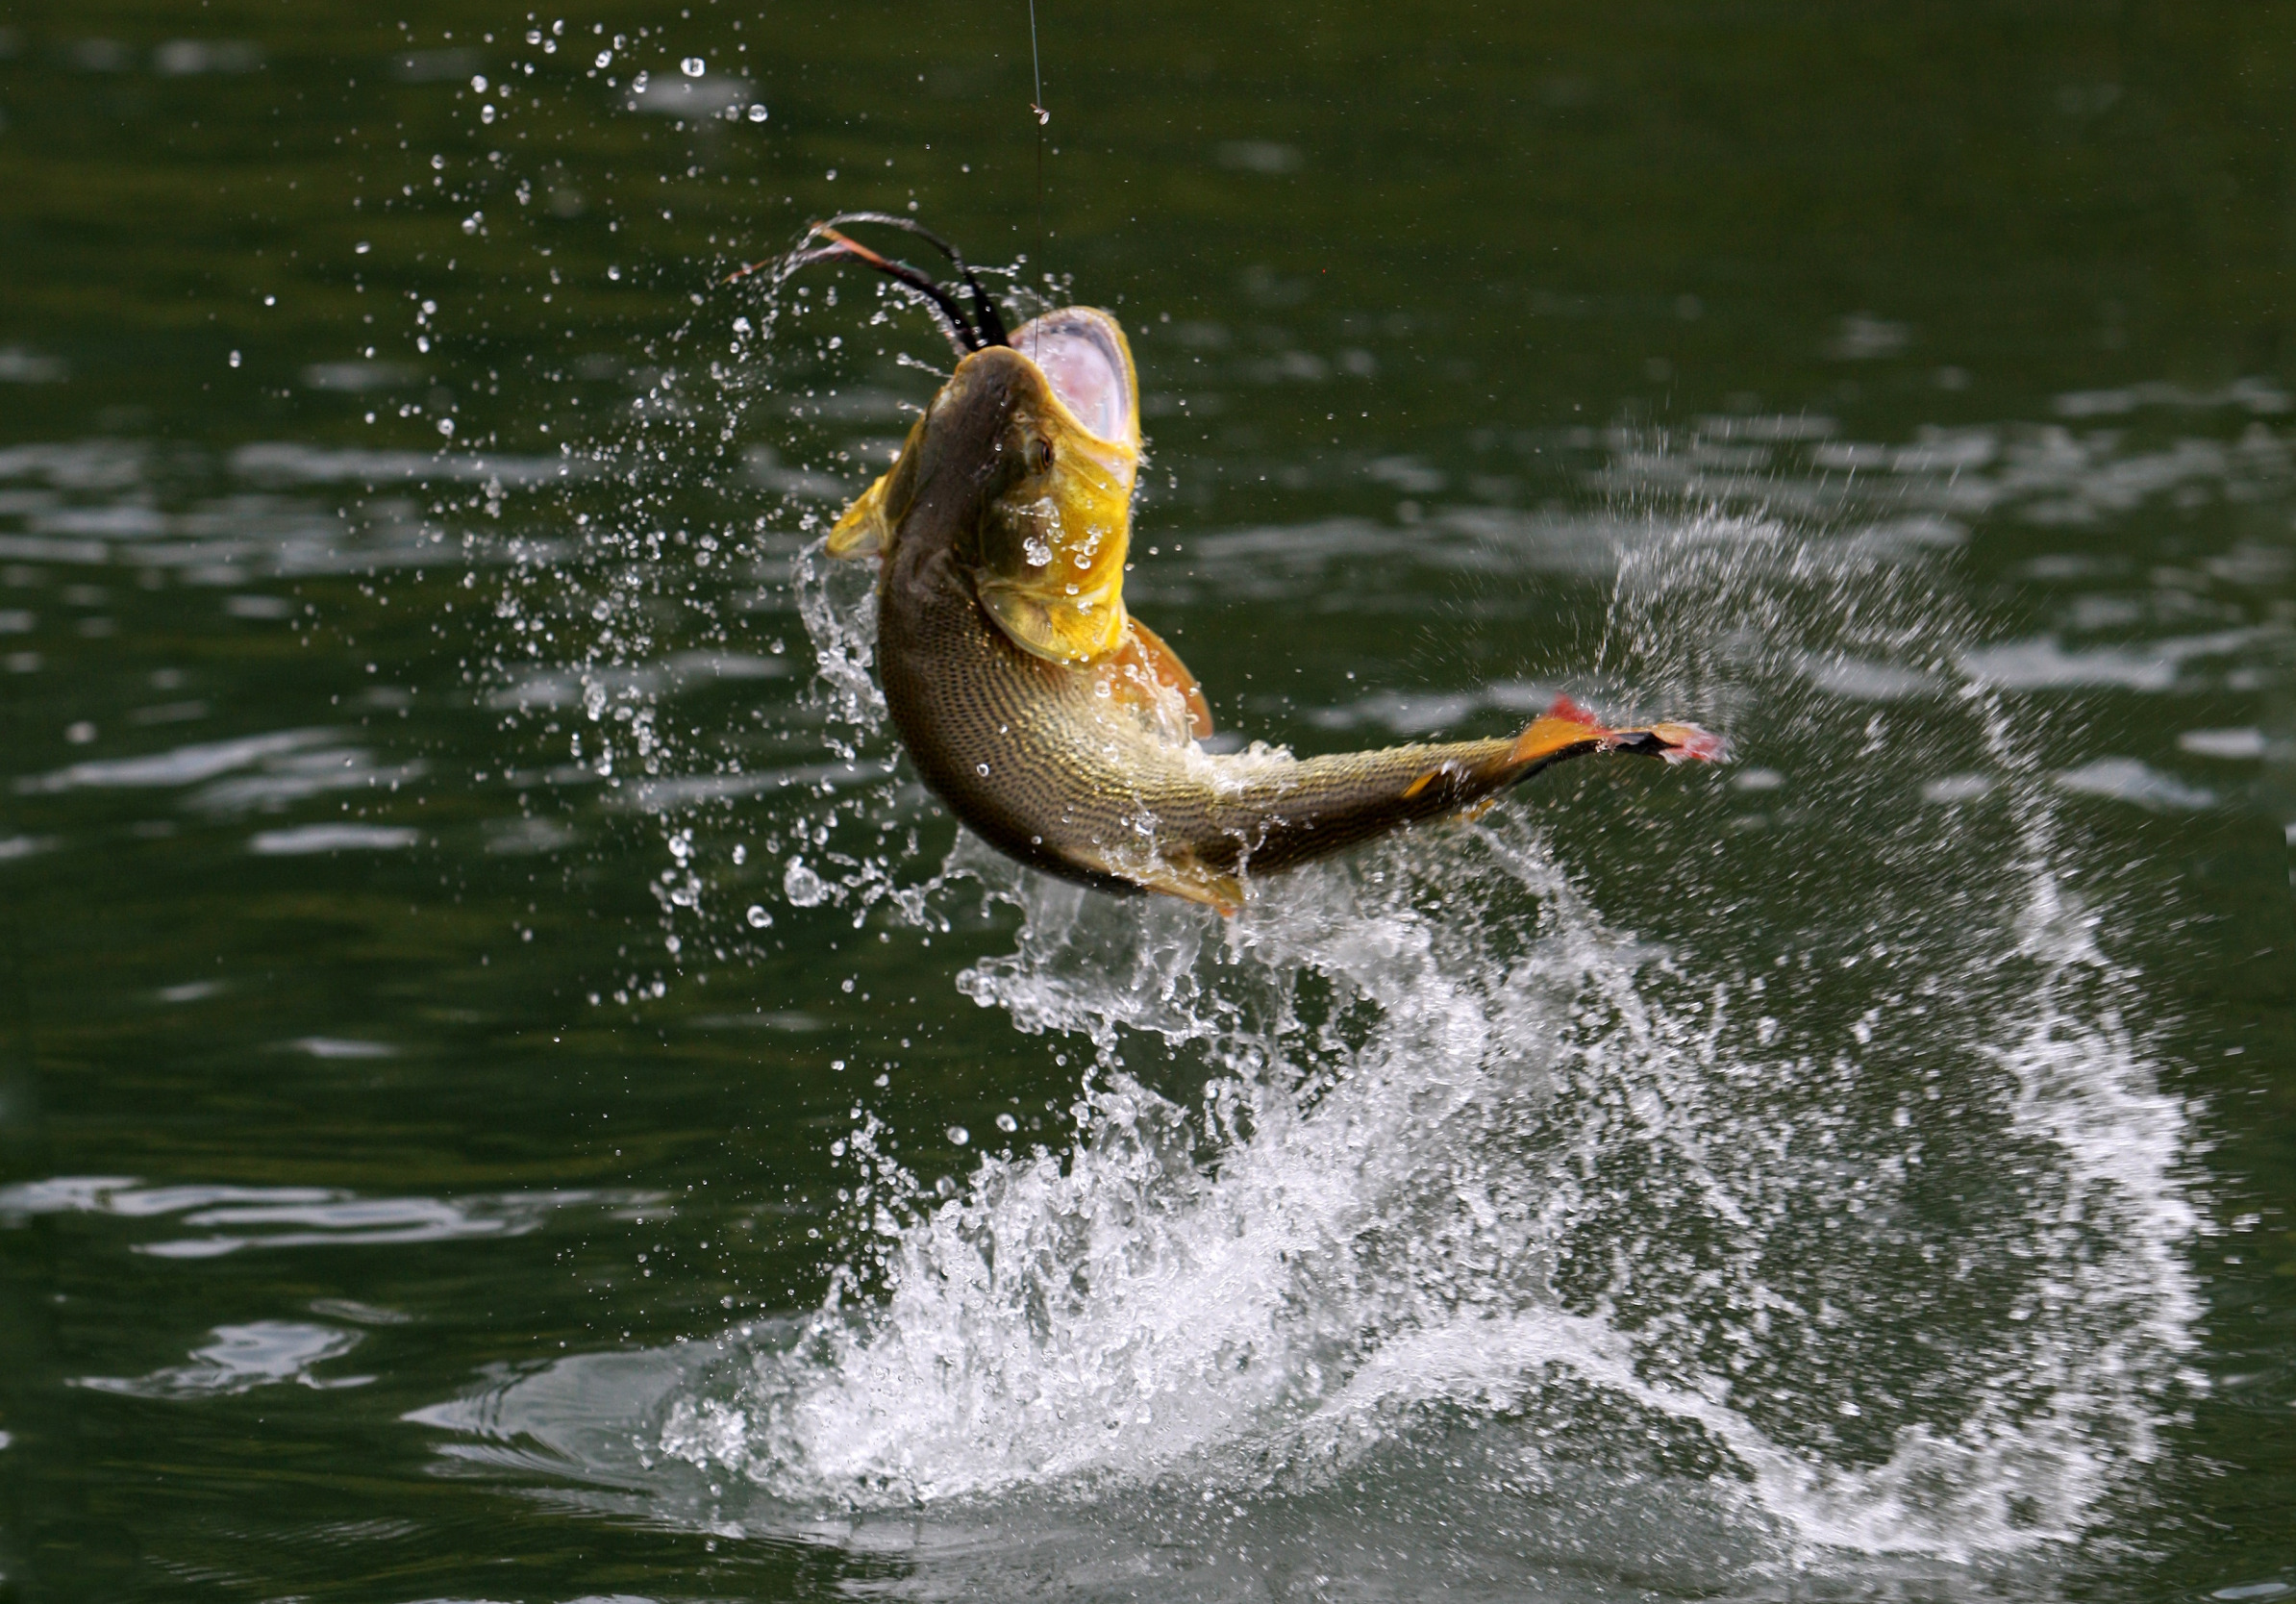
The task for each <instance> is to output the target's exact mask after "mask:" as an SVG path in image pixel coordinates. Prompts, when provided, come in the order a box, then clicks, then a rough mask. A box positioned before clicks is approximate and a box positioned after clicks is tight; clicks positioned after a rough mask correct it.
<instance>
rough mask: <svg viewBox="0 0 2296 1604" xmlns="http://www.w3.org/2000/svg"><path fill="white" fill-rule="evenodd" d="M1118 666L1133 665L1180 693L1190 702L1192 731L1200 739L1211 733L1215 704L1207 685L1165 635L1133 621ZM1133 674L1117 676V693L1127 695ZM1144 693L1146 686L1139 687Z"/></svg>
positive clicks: (1115, 661)
mask: <svg viewBox="0 0 2296 1604" xmlns="http://www.w3.org/2000/svg"><path fill="white" fill-rule="evenodd" d="M1111 662H1112V663H1113V664H1115V665H1116V666H1118V667H1121V668H1132V669H1135V670H1137V671H1138V672H1139V673H1142V674H1145V675H1146V676H1147V677H1148V678H1149V679H1150V680H1151V681H1153V682H1154V683H1155V684H1157V685H1160V686H1163V687H1165V688H1166V689H1173V690H1177V691H1179V692H1180V695H1181V698H1182V699H1183V700H1184V701H1185V702H1186V703H1187V721H1188V730H1189V733H1190V734H1192V735H1194V736H1195V738H1196V739H1198V740H1202V739H1204V738H1205V737H1206V736H1208V735H1210V734H1211V704H1210V702H1209V701H1207V700H1205V698H1204V691H1203V688H1202V687H1200V686H1198V685H1197V684H1196V676H1195V675H1193V674H1191V673H1189V672H1188V671H1187V664H1185V663H1183V662H1181V661H1180V654H1179V653H1178V652H1175V651H1174V650H1172V648H1171V647H1169V646H1167V645H1165V644H1164V642H1163V638H1162V637H1160V636H1159V635H1158V634H1157V633H1156V631H1154V630H1152V629H1150V628H1149V627H1148V626H1147V625H1146V624H1143V623H1141V622H1140V620H1139V619H1137V618H1135V619H1133V620H1132V628H1131V630H1130V631H1129V632H1127V634H1126V635H1125V638H1124V643H1123V644H1122V645H1121V646H1118V647H1117V648H1116V650H1115V654H1114V656H1113V657H1112V658H1111ZM1128 678H1130V676H1129V675H1119V676H1117V682H1116V683H1117V693H1118V694H1119V695H1122V694H1124V692H1125V689H1126V687H1125V685H1124V681H1125V680H1126V679H1128ZM1134 693H1135V694H1136V695H1144V693H1145V687H1139V688H1136V689H1135V692H1134Z"/></svg>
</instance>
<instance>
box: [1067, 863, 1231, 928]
mask: <svg viewBox="0 0 2296 1604" xmlns="http://www.w3.org/2000/svg"><path fill="white" fill-rule="evenodd" d="M1070 856H1071V858H1072V859H1073V860H1074V861H1075V862H1077V863H1079V864H1082V865H1084V866H1085V867H1086V868H1091V869H1098V870H1099V871H1100V872H1101V873H1103V874H1106V875H1111V876H1113V877H1114V878H1115V879H1118V880H1129V881H1131V882H1132V883H1133V884H1134V885H1136V886H1137V887H1139V888H1140V889H1141V890H1146V891H1160V892H1162V893H1163V894H1164V895H1165V896H1176V897H1178V898H1180V899H1181V900H1182V901H1183V902H1195V903H1201V904H1202V905H1203V906H1205V907H1207V908H1210V909H1215V910H1217V911H1218V912H1219V914H1220V915H1222V916H1223V917H1225V916H1227V915H1234V914H1237V913H1240V912H1241V911H1242V909H1243V905H1244V883H1243V877H1242V876H1240V875H1237V874H1234V873H1227V872H1223V871H1222V870H1219V869H1215V868H1212V867H1211V866H1210V865H1207V864H1203V863H1200V862H1198V861H1197V859H1196V857H1195V854H1193V853H1191V852H1175V853H1173V854H1171V855H1170V856H1163V855H1159V856H1157V857H1155V858H1152V859H1149V860H1147V861H1146V862H1141V861H1139V860H1138V859H1125V860H1122V861H1119V860H1118V859H1116V858H1114V857H1111V856H1110V855H1108V854H1104V853H1099V852H1089V851H1083V852H1074V853H1071V854H1070Z"/></svg>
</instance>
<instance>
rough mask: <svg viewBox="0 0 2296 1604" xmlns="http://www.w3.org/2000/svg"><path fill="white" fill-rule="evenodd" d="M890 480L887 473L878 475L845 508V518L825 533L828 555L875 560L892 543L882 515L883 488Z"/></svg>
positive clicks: (883, 503)
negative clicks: (871, 483) (827, 534)
mask: <svg viewBox="0 0 2296 1604" xmlns="http://www.w3.org/2000/svg"><path fill="white" fill-rule="evenodd" d="M891 477H892V475H891V474H889V473H888V474H885V475H883V476H881V477H880V478H879V479H878V481H877V483H875V484H874V485H871V486H870V487H869V488H868V489H865V490H863V491H862V492H861V497H860V499H859V500H857V501H855V502H854V504H853V505H852V506H850V507H848V508H846V509H845V515H844V516H843V517H840V518H839V519H837V521H836V527H835V528H833V529H832V530H830V532H829V554H830V556H832V557H876V556H880V555H882V554H883V553H884V551H885V549H886V547H887V546H889V545H891V544H892V543H893V532H892V530H891V528H890V527H889V526H888V525H887V523H886V516H885V485H886V480H887V479H890V478H891Z"/></svg>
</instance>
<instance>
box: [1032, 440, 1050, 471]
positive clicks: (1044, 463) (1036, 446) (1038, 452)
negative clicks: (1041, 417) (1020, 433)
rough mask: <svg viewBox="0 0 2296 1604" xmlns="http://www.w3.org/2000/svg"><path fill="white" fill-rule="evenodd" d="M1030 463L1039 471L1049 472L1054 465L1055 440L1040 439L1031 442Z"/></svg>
mask: <svg viewBox="0 0 2296 1604" xmlns="http://www.w3.org/2000/svg"><path fill="white" fill-rule="evenodd" d="M1029 465H1030V466H1031V467H1033V468H1035V469H1036V471H1037V472H1038V473H1048V472H1050V471H1051V469H1052V465H1053V442H1052V441H1050V440H1048V439H1036V440H1033V441H1031V442H1030V444H1029Z"/></svg>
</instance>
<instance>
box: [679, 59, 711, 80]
mask: <svg viewBox="0 0 2296 1604" xmlns="http://www.w3.org/2000/svg"><path fill="white" fill-rule="evenodd" d="M678 70H679V71H680V72H683V73H684V74H686V77H688V78H699V77H700V76H701V75H702V74H703V73H705V72H707V71H709V70H710V63H708V62H705V61H703V60H702V59H701V58H700V57H699V56H688V57H686V60H684V61H682V62H680V63H678Z"/></svg>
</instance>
